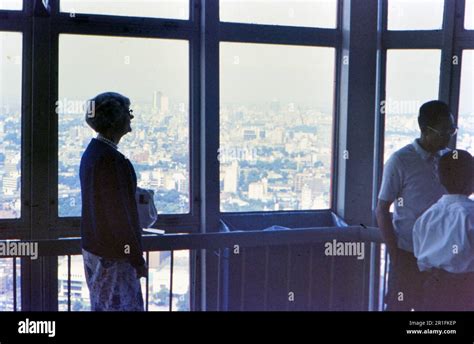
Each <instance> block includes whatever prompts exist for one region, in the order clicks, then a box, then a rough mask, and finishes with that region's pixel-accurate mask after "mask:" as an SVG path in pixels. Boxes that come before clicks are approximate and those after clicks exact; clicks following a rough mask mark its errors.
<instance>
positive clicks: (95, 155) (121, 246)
mask: <svg viewBox="0 0 474 344" xmlns="http://www.w3.org/2000/svg"><path fill="white" fill-rule="evenodd" d="M133 118H134V116H133V115H132V110H130V100H129V99H128V98H127V97H125V96H123V95H121V94H118V93H114V92H106V93H102V94H99V95H97V96H96V97H95V98H93V99H91V100H90V101H89V103H88V110H87V112H86V122H87V124H88V125H89V126H90V127H91V128H92V129H94V130H95V131H96V132H97V133H98V135H97V137H96V138H92V140H91V142H90V143H89V145H88V146H87V149H86V150H85V151H84V153H83V155H82V158H81V165H80V180H81V193H82V218H81V233H82V253H83V258H84V268H85V273H86V281H87V285H88V287H89V291H90V298H91V308H92V310H93V311H143V310H144V307H143V295H142V292H141V288H140V278H141V277H145V276H146V274H147V266H146V265H145V261H144V259H143V249H142V243H141V230H142V229H141V228H140V225H139V218H138V212H137V204H136V201H135V192H136V188H137V177H136V174H135V170H134V168H133V165H132V164H131V162H130V161H129V160H128V159H127V158H126V157H125V156H124V155H123V154H122V153H121V152H119V151H118V146H117V145H118V143H119V141H120V139H121V138H122V137H123V136H124V135H126V134H127V133H129V132H131V131H132V128H131V120H132V119H133Z"/></svg>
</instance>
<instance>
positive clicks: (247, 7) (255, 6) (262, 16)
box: [220, 0, 337, 28]
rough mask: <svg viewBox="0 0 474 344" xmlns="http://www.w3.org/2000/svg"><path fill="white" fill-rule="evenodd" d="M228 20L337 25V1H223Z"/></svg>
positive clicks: (224, 18) (222, 16)
mask: <svg viewBox="0 0 474 344" xmlns="http://www.w3.org/2000/svg"><path fill="white" fill-rule="evenodd" d="M220 19H221V21H226V22H240V23H250V24H270V25H272V24H273V25H291V26H307V27H320V28H336V26H337V1H336V0H220Z"/></svg>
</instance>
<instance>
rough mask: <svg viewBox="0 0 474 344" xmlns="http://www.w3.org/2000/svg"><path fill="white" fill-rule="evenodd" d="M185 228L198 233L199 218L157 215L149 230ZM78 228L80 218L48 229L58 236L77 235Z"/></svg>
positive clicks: (63, 219) (59, 219)
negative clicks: (156, 219)
mask: <svg viewBox="0 0 474 344" xmlns="http://www.w3.org/2000/svg"><path fill="white" fill-rule="evenodd" d="M187 227H193V228H192V229H191V230H189V231H184V232H189V233H191V232H198V227H199V217H197V216H189V215H181V216H180V215H158V221H157V223H156V224H155V225H154V226H152V227H150V228H156V229H165V230H166V231H167V232H169V233H183V230H184V229H186V228H187ZM194 227H195V228H194ZM80 228H81V219H80V217H67V218H64V217H61V218H58V221H57V222H56V224H55V225H54V226H51V227H50V230H51V231H55V232H58V233H60V234H72V235H77V233H78V232H79V231H80Z"/></svg>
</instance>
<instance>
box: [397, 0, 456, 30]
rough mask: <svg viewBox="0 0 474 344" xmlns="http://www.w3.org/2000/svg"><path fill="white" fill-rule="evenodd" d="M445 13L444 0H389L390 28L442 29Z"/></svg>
mask: <svg viewBox="0 0 474 344" xmlns="http://www.w3.org/2000/svg"><path fill="white" fill-rule="evenodd" d="M450 1H451V0H450ZM443 13H444V0H388V29H389V30H437V29H441V28H442V27H443Z"/></svg>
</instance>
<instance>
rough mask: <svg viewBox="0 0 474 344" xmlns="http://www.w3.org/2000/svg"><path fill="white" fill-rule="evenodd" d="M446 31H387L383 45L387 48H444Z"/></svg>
mask: <svg viewBox="0 0 474 344" xmlns="http://www.w3.org/2000/svg"><path fill="white" fill-rule="evenodd" d="M444 37H445V33H444V32H443V31H441V30H439V31H435V32H433V31H386V32H384V34H383V39H382V46H383V47H384V48H386V49H442V48H443V47H444V43H445V38H444Z"/></svg>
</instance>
